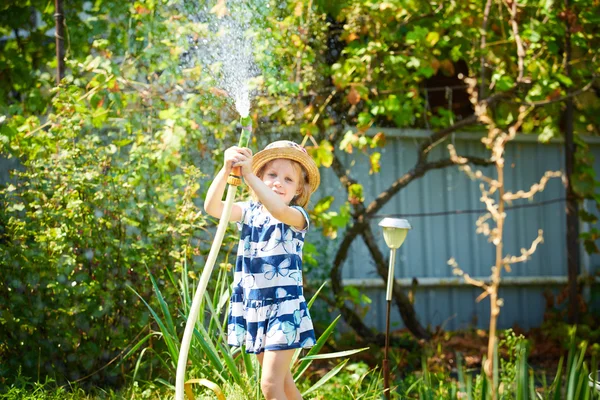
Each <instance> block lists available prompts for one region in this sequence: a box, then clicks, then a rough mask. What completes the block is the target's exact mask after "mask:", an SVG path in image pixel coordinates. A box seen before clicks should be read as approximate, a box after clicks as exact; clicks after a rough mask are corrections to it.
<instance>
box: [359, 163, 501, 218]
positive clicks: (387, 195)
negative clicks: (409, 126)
mask: <svg viewBox="0 0 600 400" xmlns="http://www.w3.org/2000/svg"><path fill="white" fill-rule="evenodd" d="M463 158H464V160H465V161H464V162H465V163H471V164H475V165H482V166H486V165H491V164H493V162H492V161H491V160H487V159H484V158H480V157H463ZM451 165H455V162H454V161H452V159H451V158H445V159H442V160H438V161H433V162H428V163H424V164H421V165H419V164H417V165H415V167H414V168H413V169H411V170H410V171H408V172H407V173H406V174H404V175H402V176H401V177H400V178H398V179H397V180H396V181H395V182H394V183H392V184H391V185H390V187H389V188H388V189H387V190H385V191H383V192H382V193H381V194H380V195H379V196H377V198H376V199H375V200H373V201H372V202H371V203H370V204H369V205H368V207H367V209H366V217H369V216H371V215H373V214H375V213H377V211H379V210H380V209H381V208H382V207H383V206H384V205H385V204H386V203H387V202H388V201H389V200H390V199H391V198H392V196H394V195H395V194H396V193H398V191H400V189H402V188H404V187H406V186H408V184H409V183H411V182H412V181H414V180H415V179H417V178H420V177H422V176H423V175H425V173H426V172H428V171H431V170H433V169H441V168H446V167H449V166H451Z"/></svg>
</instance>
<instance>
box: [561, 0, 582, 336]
mask: <svg viewBox="0 0 600 400" xmlns="http://www.w3.org/2000/svg"><path fill="white" fill-rule="evenodd" d="M564 5H565V14H566V16H565V25H566V31H565V59H564V68H565V75H566V76H567V77H569V78H570V77H571V24H570V20H569V15H570V12H571V10H570V9H569V0H564ZM567 93H568V89H567ZM564 115H565V133H564V135H565V170H566V175H567V190H566V191H567V205H566V213H567V237H566V239H567V271H568V276H569V283H568V291H569V318H568V319H569V323H571V324H576V323H578V322H579V290H578V287H577V277H578V276H579V204H578V199H577V194H576V193H575V191H574V190H573V185H572V183H571V175H572V174H573V170H574V168H575V151H576V147H575V142H574V141H573V119H574V115H573V98H572V97H569V98H568V99H567V100H566V110H565V114H564Z"/></svg>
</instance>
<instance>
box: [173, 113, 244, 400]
mask: <svg viewBox="0 0 600 400" xmlns="http://www.w3.org/2000/svg"><path fill="white" fill-rule="evenodd" d="M240 123H241V125H242V133H241V136H240V140H239V143H238V146H239V147H248V142H249V140H250V135H251V134H252V119H251V118H250V117H242V118H241V119H240ZM227 183H228V184H229V186H228V188H227V197H226V198H225V204H224V207H223V212H222V214H221V219H220V220H219V225H218V227H217V232H216V234H215V239H214V241H213V244H212V247H211V248H210V252H209V253H208V258H207V259H206V264H205V265H204V270H203V271H202V276H201V277H200V282H199V283H198V288H197V289H196V294H195V295H194V300H193V301H192V307H191V308H190V313H189V315H188V319H187V322H186V324H185V331H184V332H183V338H182V339H181V346H180V348H179V359H178V360H177V375H176V379H175V400H184V393H185V391H184V389H185V388H184V385H185V369H186V367H187V360H188V353H189V351H190V343H191V341H192V336H193V333H194V327H195V325H196V321H197V320H198V314H199V312H200V304H201V303H202V299H203V297H204V292H206V286H207V285H208V280H209V279H210V275H211V273H212V271H213V267H214V265H215V261H216V259H217V255H218V254H219V251H220V250H221V244H222V243H223V236H224V235H225V230H226V229H227V224H228V223H229V217H230V216H231V207H232V206H233V200H234V198H235V195H236V193H237V187H238V186H239V185H240V184H241V183H242V179H241V169H240V167H235V168H233V170H232V172H231V174H229V177H228V178H227Z"/></svg>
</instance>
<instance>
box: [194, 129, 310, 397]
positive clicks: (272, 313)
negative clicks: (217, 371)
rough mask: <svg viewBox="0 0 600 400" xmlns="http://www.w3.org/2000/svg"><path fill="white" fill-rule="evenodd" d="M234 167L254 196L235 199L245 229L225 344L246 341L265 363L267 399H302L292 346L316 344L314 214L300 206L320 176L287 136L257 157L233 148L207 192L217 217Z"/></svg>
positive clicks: (235, 214) (263, 383)
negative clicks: (310, 262)
mask: <svg viewBox="0 0 600 400" xmlns="http://www.w3.org/2000/svg"><path fill="white" fill-rule="evenodd" d="M233 167H240V168H241V174H242V176H243V177H244V180H245V182H246V184H247V185H248V186H249V187H250V190H251V193H252V197H253V201H247V202H241V203H235V204H234V205H233V208H232V210H231V221H235V222H237V223H238V228H239V229H240V231H241V237H240V243H239V247H238V253H237V260H236V265H235V273H234V283H233V294H232V296H231V307H230V310H229V325H228V343H229V344H230V345H231V346H242V345H245V346H246V352H248V353H255V354H256V355H257V357H258V361H259V362H260V364H261V365H262V377H261V382H260V383H261V389H262V392H263V395H264V396H265V398H266V399H267V400H271V399H277V400H279V399H289V400H292V399H293V400H296V399H301V398H302V397H301V395H300V392H299V391H298V388H297V387H296V385H295V383H294V380H293V378H292V374H291V371H290V362H291V360H292V356H293V354H294V349H297V348H309V347H312V346H313V345H314V344H315V333H314V330H313V325H312V321H311V318H310V315H309V313H308V309H307V306H306V300H305V298H304V293H303V289H302V247H303V245H304V236H305V234H306V232H307V231H308V226H309V218H308V214H307V213H306V211H304V209H303V207H305V206H306V204H307V203H308V200H309V199H310V196H311V194H312V193H313V192H314V191H315V190H316V189H317V187H318V186H319V182H320V175H319V170H318V168H317V166H316V164H315V162H314V161H313V160H312V158H311V157H310V156H309V155H308V154H307V153H306V150H305V149H304V148H303V147H301V146H299V145H298V144H296V143H294V142H290V141H287V140H282V141H277V142H273V143H271V144H270V145H268V146H267V147H266V148H265V149H264V150H263V151H260V152H258V153H257V154H256V155H255V156H254V157H253V156H252V152H251V151H250V149H248V148H240V147H235V146H234V147H231V148H229V149H227V150H226V151H225V162H224V166H223V168H222V169H221V170H220V171H219V173H218V174H217V176H216V177H215V179H214V181H213V182H212V184H211V185H210V188H209V189H208V192H207V194H206V199H205V203H204V208H205V210H206V212H207V213H208V214H210V215H212V216H213V217H216V218H219V217H220V216H221V214H222V211H223V201H222V200H221V199H222V198H223V192H224V191H225V186H226V182H227V177H228V176H229V173H230V172H231V171H232V168H233Z"/></svg>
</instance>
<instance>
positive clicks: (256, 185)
mask: <svg viewBox="0 0 600 400" xmlns="http://www.w3.org/2000/svg"><path fill="white" fill-rule="evenodd" d="M243 173H244V169H243V167H242V174H243ZM244 180H245V181H246V184H247V185H248V186H250V187H251V188H252V190H253V191H254V193H255V194H256V197H258V200H260V202H261V203H262V205H263V206H265V207H266V208H267V210H269V212H270V213H271V215H272V216H273V217H275V218H277V219H278V220H279V221H281V222H283V223H284V224H286V225H290V226H293V227H294V228H296V229H298V230H303V229H304V228H306V218H305V217H304V215H303V214H302V212H300V211H299V210H298V209H296V208H294V207H290V206H288V205H287V204H285V202H284V201H283V200H281V197H279V196H277V195H276V194H275V193H274V192H273V191H272V190H271V189H269V187H268V186H267V185H265V184H264V182H263V181H262V180H260V178H259V177H258V176H256V175H254V174H253V173H252V172H248V173H246V174H245V175H244Z"/></svg>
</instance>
